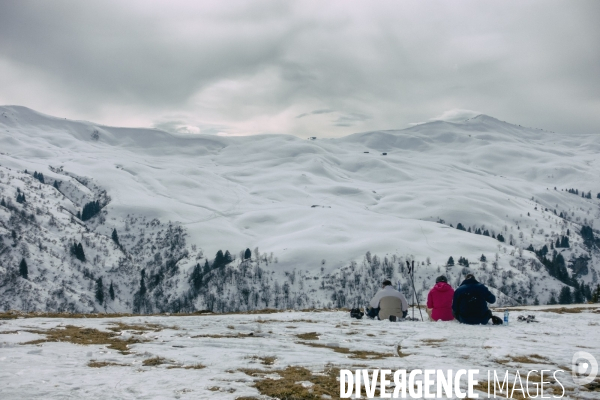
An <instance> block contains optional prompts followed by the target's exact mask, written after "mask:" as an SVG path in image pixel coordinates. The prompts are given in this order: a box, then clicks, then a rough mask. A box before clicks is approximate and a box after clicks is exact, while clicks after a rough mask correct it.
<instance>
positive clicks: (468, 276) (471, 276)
mask: <svg viewBox="0 0 600 400" xmlns="http://www.w3.org/2000/svg"><path fill="white" fill-rule="evenodd" d="M465 279H475V277H474V276H473V274H467V276H465Z"/></svg>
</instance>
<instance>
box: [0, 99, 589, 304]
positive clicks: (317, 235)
mask: <svg viewBox="0 0 600 400" xmlns="http://www.w3.org/2000/svg"><path fill="white" fill-rule="evenodd" d="M0 148H1V154H0V165H1V166H2V171H3V174H4V176H3V177H0V179H1V180H0V187H1V188H2V193H1V194H0V196H3V197H6V198H7V199H8V198H10V199H13V202H14V198H15V196H16V187H17V186H19V185H20V186H21V189H22V190H23V191H24V192H25V193H26V195H27V197H28V198H30V197H31V198H32V200H33V199H36V196H38V197H39V196H40V193H38V191H39V190H40V189H38V187H39V185H38V184H36V181H35V180H34V179H33V178H31V177H30V176H29V175H30V174H31V173H32V172H33V171H37V172H42V173H43V174H44V176H45V177H46V180H47V182H46V183H49V182H50V183H51V182H52V181H53V180H54V179H56V180H60V181H61V182H64V183H62V184H61V185H64V186H61V187H62V188H63V189H64V190H63V191H61V193H58V192H57V191H54V189H53V188H52V187H50V185H46V187H45V188H43V189H42V190H43V191H44V192H43V193H44V194H45V196H46V198H45V200H44V201H46V202H47V203H48V205H49V206H50V205H51V206H52V207H49V209H50V208H52V209H53V210H56V208H57V206H58V205H59V204H61V202H62V203H64V205H63V207H64V208H65V209H68V210H69V211H70V212H71V213H76V211H77V210H80V209H81V207H82V206H83V205H84V204H85V203H86V202H87V201H90V200H93V199H96V198H98V196H99V193H102V191H106V194H105V195H106V196H108V198H109V199H108V200H107V201H106V203H107V204H106V207H105V208H104V209H103V213H102V215H101V216H100V217H96V218H94V219H92V220H90V221H87V222H86V223H84V224H83V225H84V226H83V227H81V224H80V223H79V221H77V220H76V219H75V220H73V219H71V218H68V220H66V221H65V223H64V224H65V225H64V228H62V227H61V232H60V233H58V232H57V233H56V234H53V233H48V234H47V235H48V236H47V237H46V238H47V240H51V239H50V237H51V236H52V235H54V236H61V237H64V238H66V239H64V240H67V241H68V240H75V239H77V240H78V241H79V242H81V241H82V229H83V230H84V231H86V232H87V231H89V232H91V235H92V236H94V235H98V236H97V237H95V238H90V239H88V241H90V243H94V245H95V243H101V242H102V241H103V240H104V242H106V243H107V244H105V246H107V247H106V249H105V250H104V249H102V251H101V252H99V253H98V254H100V255H99V256H98V257H99V258H97V259H96V260H97V262H96V263H89V262H87V264H86V265H85V266H80V267H79V268H80V269H83V268H84V267H87V268H89V269H90V270H91V271H92V272H94V277H93V279H92V280H94V279H97V277H98V276H100V277H103V281H104V282H105V286H106V285H107V282H110V281H113V282H115V283H116V284H118V285H119V290H120V291H121V292H122V293H121V294H120V295H118V296H117V298H118V299H117V302H116V303H115V304H112V305H110V304H109V306H110V307H112V308H111V309H113V310H115V311H119V310H131V309H132V307H133V301H134V300H133V297H134V295H135V292H136V291H137V290H138V289H139V286H140V276H141V273H142V270H145V269H147V271H145V273H147V274H148V275H152V276H155V275H156V276H158V275H160V273H162V274H163V275H164V276H166V277H165V278H161V279H164V281H163V280H161V282H160V285H159V286H160V290H161V294H160V295H157V297H156V298H155V300H154V302H155V303H156V304H162V303H168V302H173V301H179V302H180V301H181V299H182V298H183V297H182V296H186V293H188V290H189V284H188V280H189V275H190V274H191V272H192V269H193V267H194V265H196V264H197V263H200V264H201V265H204V262H205V261H206V258H208V259H209V260H210V262H211V263H212V259H213V258H214V255H215V253H216V252H217V250H219V249H222V250H223V251H225V250H229V251H230V252H231V253H232V254H233V255H234V256H235V257H237V260H235V261H234V262H233V263H231V264H230V266H232V267H235V269H236V271H237V272H236V274H237V275H236V277H235V279H234V280H229V281H226V280H223V283H222V287H220V288H218V289H214V288H213V287H212V286H210V287H209V288H207V289H206V290H207V292H206V293H203V294H202V296H201V299H197V298H195V295H194V296H191V297H190V296H188V300H189V301H190V302H191V303H193V306H194V307H196V308H203V307H206V306H207V301H206V298H207V296H208V295H209V293H208V292H210V291H212V292H211V293H212V295H214V296H217V297H218V299H221V301H222V303H221V307H220V309H221V310H226V309H244V308H262V307H265V306H273V300H271V304H267V303H269V301H260V300H258V301H252V298H253V297H254V300H256V296H259V295H255V294H254V293H261V292H263V291H264V290H263V289H264V288H265V287H270V288H271V289H273V290H274V291H276V290H275V289H276V285H275V283H276V282H277V286H279V287H280V291H283V290H284V288H283V286H284V285H285V284H286V283H287V284H288V288H287V289H286V290H288V292H289V293H288V295H286V296H284V295H283V294H281V296H280V297H281V298H282V299H283V300H282V301H281V302H279V307H283V306H286V307H307V306H316V307H326V306H328V305H332V306H334V305H345V306H349V305H352V303H361V302H362V301H364V298H367V297H369V296H371V295H372V292H373V291H374V290H375V289H376V287H377V284H378V282H377V280H379V279H380V278H382V277H384V275H385V276H388V277H393V278H394V279H400V280H401V281H402V282H403V283H404V284H406V272H405V271H404V270H403V266H404V262H405V261H406V260H416V261H417V262H419V264H421V263H424V264H426V265H423V266H420V267H419V271H418V275H417V277H416V287H417V290H418V291H422V290H424V289H425V288H428V287H430V285H431V284H432V282H433V279H434V278H435V276H436V275H438V274H440V273H442V272H445V264H446V261H447V260H448V258H449V257H450V256H453V258H454V259H455V260H458V258H459V257H466V258H468V259H469V261H470V262H471V263H472V264H471V270H473V271H474V272H476V273H479V274H480V275H481V276H482V280H484V281H486V282H487V280H486V279H489V277H491V276H495V278H494V282H495V286H497V287H498V288H500V287H501V286H502V287H503V289H502V291H504V292H505V294H506V295H507V296H508V297H509V298H513V299H514V298H517V297H519V296H520V297H522V298H523V299H525V300H526V301H529V302H531V301H533V299H534V298H535V297H538V298H539V300H540V301H541V302H545V301H547V300H548V299H549V298H550V291H551V290H554V291H555V292H558V291H559V290H560V288H561V287H562V286H563V284H562V283H560V282H558V281H557V280H555V279H554V278H551V277H548V274H547V273H546V271H545V270H544V268H540V266H539V265H537V266H536V265H535V264H536V261H535V257H534V255H533V253H531V252H527V251H524V252H522V256H521V257H519V253H520V252H519V249H524V248H527V247H528V246H529V245H530V244H532V245H533V246H534V247H535V248H536V249H538V248H540V247H541V246H543V245H544V244H548V246H549V243H550V242H555V241H556V238H559V237H562V236H564V235H566V232H567V229H568V230H569V233H570V242H571V248H570V249H568V250H561V251H564V257H565V259H566V260H570V259H571V258H572V257H573V259H575V257H579V256H582V255H585V256H586V257H589V258H590V262H589V267H588V270H587V271H586V272H587V273H585V274H581V276H578V279H581V280H583V281H585V282H587V283H589V284H595V283H596V282H597V279H598V277H597V270H598V269H600V264H599V261H598V260H599V259H598V254H597V253H596V252H595V250H593V249H590V248H588V247H586V246H584V244H583V241H582V239H581V236H580V235H579V232H580V230H581V226H582V225H587V226H592V227H593V226H598V221H597V220H598V218H599V208H598V202H599V200H598V199H596V193H598V192H599V191H600V178H599V177H598V175H597V171H598V169H599V167H600V158H598V157H597V154H598V151H599V150H600V137H598V136H597V135H561V134H556V133H550V132H546V131H541V130H536V129H530V128H523V127H519V126H515V125H511V124H508V123H505V122H501V121H498V120H496V119H494V118H491V117H488V116H483V115H482V116H478V117H475V118H472V119H470V120H467V121H465V122H463V123H448V122H441V121H437V122H432V123H427V124H422V125H417V126H414V127H412V128H409V129H405V130H399V131H380V132H367V133H359V134H354V135H350V136H347V137H345V138H341V139H323V140H321V139H317V140H311V141H307V140H303V139H300V138H297V137H294V136H286V135H268V136H251V137H218V136H206V135H187V136H184V135H173V134H169V133H166V132H163V131H159V130H154V129H129V128H127V129H126V128H114V127H107V126H100V125H96V124H93V123H89V122H82V121H69V120H66V119H61V118H55V117H50V116H46V115H43V114H40V113H37V112H35V111H32V110H30V109H27V108H24V107H17V106H5V107H1V108H0ZM367 152H368V153H367ZM383 152H386V153H387V155H385V156H384V155H382V154H381V153H383ZM24 170H27V171H28V172H29V174H25V173H24ZM81 182H84V183H85V184H82V183H81ZM555 187H556V188H557V190H554V188H555ZM569 188H577V189H578V190H579V191H585V192H586V193H587V192H588V191H591V192H592V198H591V199H585V198H582V197H581V196H578V195H574V194H570V193H567V192H566V191H565V189H569ZM67 189H68V190H67ZM32 196H33V197H32ZM61 196H62V197H61ZM63 197H65V198H64V199H63ZM36 206H37V203H35V202H33V201H32V202H30V204H26V205H25V207H26V208H27V207H30V208H29V212H30V213H35V208H36ZM546 209H548V211H546ZM554 210H556V211H557V214H559V213H561V212H563V214H564V215H565V216H566V217H567V218H560V217H559V215H555V214H554ZM43 212H46V211H43ZM53 212H54V211H53ZM57 212H58V211H57ZM61 213H63V214H64V212H63V211H61ZM0 216H2V218H4V221H6V222H5V224H4V225H6V226H8V221H9V220H10V216H11V215H10V212H9V211H8V210H1V213H0ZM47 218H49V217H48V216H47ZM57 218H58V216H57ZM43 219H44V218H41V220H42V225H43V224H44V222H43ZM155 219H156V220H157V221H158V222H157V223H160V224H161V227H160V228H156V229H155V231H154V234H152V233H151V232H152V225H151V224H150V221H153V220H155ZM169 221H172V226H178V225H181V228H182V229H183V231H184V232H185V235H184V237H185V240H183V242H178V243H177V244H176V247H177V248H176V249H175V248H172V246H170V245H169V246H167V245H166V244H165V243H163V242H164V240H163V241H162V242H161V245H159V246H157V245H156V243H157V241H160V240H162V239H161V238H160V237H159V236H160V234H162V233H161V232H163V233H164V232H166V230H167V227H168V226H169ZM438 221H443V222H444V223H438ZM13 222H15V221H13ZM459 222H460V223H462V224H463V225H464V226H465V227H469V228H472V230H473V231H474V230H475V229H476V228H483V229H487V230H489V231H490V233H491V234H494V235H497V234H498V233H500V232H502V234H503V236H504V237H505V238H506V242H505V243H499V242H498V241H497V240H495V239H493V238H491V237H486V236H482V235H474V234H473V233H468V232H464V231H460V230H456V229H452V228H450V226H449V225H450V224H452V225H453V226H454V227H456V226H457V224H458V223H459ZM15 223H16V222H15ZM594 223H595V225H594ZM34 225H35V224H34ZM11 226H12V225H11ZM78 226H80V228H78ZM113 228H116V229H117V230H118V232H119V235H120V236H122V237H123V243H122V244H123V246H124V247H123V248H121V249H119V248H110V246H109V245H110V244H111V243H110V240H109V238H110V233H111V232H112V230H113ZM0 229H2V228H0ZM12 229H13V228H11V229H7V228H6V227H5V228H4V231H2V232H0V234H1V235H3V237H4V239H3V241H4V246H5V248H6V249H7V250H6V251H5V252H4V253H3V254H0V262H2V264H1V265H2V268H3V270H4V271H6V273H7V274H8V272H9V271H13V272H14V271H15V269H16V267H17V265H18V262H19V261H20V259H21V258H22V257H23V254H22V253H23V250H21V252H20V253H19V252H17V251H16V250H15V249H16V248H17V247H18V246H16V247H15V248H12V245H11V243H12V242H11V240H10V239H9V238H8V236H9V234H10V231H11V230H12ZM46 229H47V227H46ZM142 233H144V234H145V236H144V238H143V240H142ZM36 235H37V234H36ZM157 235H158V236H157ZM83 236H85V234H84V235H83ZM36 237H37V236H36ZM101 237H102V238H104V239H102V238H101ZM56 239H60V238H58V237H57V238H55V239H54V240H56ZM64 240H63V242H64ZM510 241H512V243H513V245H512V246H511V245H510V244H509V242H510ZM36 242H37V240H36V239H35V238H34V237H33V233H32V238H31V240H30V244H29V245H28V251H29V254H30V256H31V254H33V256H32V257H33V258H32V259H31V260H28V261H31V262H29V264H33V265H32V266H31V271H32V273H31V276H32V278H31V279H30V281H32V282H33V281H34V279H35V273H36V272H35V271H36V269H37V268H40V269H46V270H48V271H50V272H49V273H55V271H56V266H53V265H52V262H51V261H53V262H54V264H55V265H56V264H57V263H58V260H62V261H64V260H68V262H69V263H75V264H76V263H77V262H76V261H73V260H72V257H69V255H68V252H67V253H65V251H64V249H63V251H62V253H60V254H59V252H58V250H57V251H56V253H57V254H56V257H54V256H53V255H51V254H48V252H44V251H43V250H40V249H39V246H38V247H37V249H36V247H35V246H33V245H32V243H36ZM13 244H14V243H13ZM136 244H139V246H137V247H135V246H136ZM98 245H99V246H100V244H98ZM161 246H163V247H161ZM21 247H22V246H21ZM113 247H114V246H113ZM167 248H169V249H170V250H168V251H167V253H168V254H167V253H164V252H163V250H164V251H166V249H167ZM246 248H250V249H252V250H253V251H254V250H255V249H256V248H258V250H259V255H260V256H259V257H258V258H257V257H255V255H253V260H252V261H250V262H247V263H245V264H244V265H241V266H240V265H239V261H240V260H239V258H240V256H239V252H240V251H242V250H244V249H246ZM11 249H12V250H11ZM90 251H91V252H92V253H94V251H93V250H90ZM120 252H121V253H120ZM367 252H370V254H371V255H373V256H375V255H377V256H378V257H377V258H376V259H375V261H376V262H377V263H379V264H378V265H376V266H375V267H374V266H373V265H372V264H373V260H372V259H371V260H369V259H367V257H365V254H366V253H367ZM158 253H160V258H157V257H156V254H158ZM94 254H95V253H94ZM482 254H484V255H485V256H486V257H487V259H488V264H489V265H487V266H484V265H483V264H479V263H477V261H478V260H479V258H480V256H481V255H482ZM88 258H89V257H88ZM496 259H497V265H494V266H492V265H491V264H492V263H493V262H494V261H495V260H496ZM119 260H121V261H119ZM168 260H174V262H175V263H176V265H175V266H171V267H167V266H166V264H168V263H167V261H168ZM353 262H354V263H353ZM474 262H475V263H474ZM538 264H539V263H538ZM117 266H119V267H118V268H117ZM258 267H260V268H261V270H260V271H259V270H257V268H258ZM69 268H70V269H73V268H75V269H77V266H71V267H69ZM386 268H387V269H386ZM117 269H118V270H119V271H121V273H122V274H124V275H123V276H118V275H111V274H113V273H115V272H111V271H116V270H117ZM167 270H168V271H167ZM245 270H248V271H249V272H248V274H247V273H246V271H245ZM263 270H264V271H266V272H265V273H264V274H263V272H262V271H263ZM350 270H353V271H352V272H348V271H350ZM53 271H54V272H53ZM161 271H162V272H161ZM367 271H371V272H367ZM464 272H465V271H463V270H461V268H460V267H454V268H451V269H449V270H448V273H449V274H450V275H451V280H452V282H455V281H458V280H460V276H461V275H462V274H463V273H464ZM390 274H392V275H391V276H390ZM13 275H14V274H13ZM125 275H126V276H127V277H126V278H125ZM247 276H252V278H250V280H248V279H246V277H247ZM296 276H299V277H300V279H296V278H295V277H296ZM357 276H358V277H357ZM343 277H345V278H343ZM13 278H14V276H13ZM14 279H16V278H14ZM86 279H88V281H86V282H85V284H84V283H83V281H82V283H78V284H76V285H75V286H77V289H74V290H75V291H76V292H78V293H79V292H81V293H83V292H85V293H86V296H87V298H91V299H92V300H91V302H90V301H88V300H86V301H82V302H81V303H82V307H83V308H82V309H86V310H93V309H102V308H101V307H99V305H98V304H92V303H93V302H94V300H93V297H94V285H93V283H92V284H90V282H91V281H90V278H89V277H87V278H86ZM340 279H345V280H353V281H354V282H356V283H357V284H356V285H354V286H352V287H350V288H348V287H341V284H342V282H341V281H340ZM169 280H170V283H169V284H168V285H166V283H165V282H167V281H169ZM209 280H210V279H209ZM49 281H50V283H45V284H44V285H42V284H41V283H40V285H41V287H39V288H37V289H36V290H38V291H39V293H42V292H44V293H46V294H45V295H44V296H51V295H50V292H51V290H50V286H52V284H55V282H54V281H53V280H52V279H49ZM205 281H206V280H205ZM300 282H302V284H301V283H300ZM532 282H536V283H539V284H536V285H535V286H536V288H535V289H531V287H530V286H531V283H532ZM512 284H514V286H513V287H512V288H511V289H508V287H510V286H511V285H512ZM90 285H91V286H92V287H91V288H90ZM165 285H166V286H165ZM344 285H345V282H344ZM65 286H69V285H65ZM244 288H245V289H247V290H249V292H250V293H251V294H250V295H248V296H247V297H249V299H248V300H245V301H240V300H239V297H240V296H239V292H240V290H243V289H244ZM213 289H214V290H213ZM0 290H3V289H2V288H0ZM4 290H5V289H4ZM52 290H57V288H53V289H52ZM152 290H153V289H151V290H150V292H152ZM340 290H341V291H342V292H343V293H342V294H343V297H342V298H343V299H345V300H344V301H343V302H342V303H340V301H339V296H337V295H333V292H337V291H340ZM532 290H533V291H532ZM508 291H509V292H510V293H508ZM153 293H154V292H153ZM425 293H426V292H425ZM232 295H233V296H232ZM14 297H15V295H14V294H13V295H12V296H11V297H10V299H9V300H8V301H5V303H4V304H3V305H2V307H3V308H10V307H17V308H20V307H21V306H22V304H21V303H20V302H19V301H18V300H17V299H15V298H14ZM17 297H18V296H17ZM42 297H43V296H42ZM275 297H276V296H275ZM298 299H300V300H298ZM213 300H214V299H213ZM186 301H187V300H186ZM507 301H508V300H507ZM223 302H226V303H227V304H225V303H223ZM45 304H47V302H46V301H45V300H40V297H39V296H36V297H35V298H34V299H33V300H32V302H31V304H30V307H32V309H45V307H46V306H45ZM73 304H75V303H73ZM84 304H85V306H84ZM86 307H87V308H86ZM157 307H158V308H157ZM153 309H154V310H156V309H163V308H161V307H160V306H154V308H153Z"/></svg>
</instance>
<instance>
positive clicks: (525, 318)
mask: <svg viewBox="0 0 600 400" xmlns="http://www.w3.org/2000/svg"><path fill="white" fill-rule="evenodd" d="M517 321H521V322H527V323H530V322H540V321H536V320H535V315H528V316H524V315H519V316H518V317H517Z"/></svg>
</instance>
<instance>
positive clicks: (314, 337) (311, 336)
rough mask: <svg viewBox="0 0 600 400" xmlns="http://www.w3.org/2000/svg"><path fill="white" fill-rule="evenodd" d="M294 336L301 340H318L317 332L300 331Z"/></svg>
mask: <svg viewBox="0 0 600 400" xmlns="http://www.w3.org/2000/svg"><path fill="white" fill-rule="evenodd" d="M296 337H297V338H298V339H302V340H319V334H318V333H317V332H308V333H300V334H298V335H296Z"/></svg>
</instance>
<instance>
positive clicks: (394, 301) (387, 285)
mask: <svg viewBox="0 0 600 400" xmlns="http://www.w3.org/2000/svg"><path fill="white" fill-rule="evenodd" d="M365 314H366V315H367V317H369V318H371V319H374V318H375V317H378V318H379V319H390V317H394V318H392V319H394V320H395V319H400V318H406V315H407V314H408V302H407V301H406V297H404V295H403V294H402V293H400V292H399V291H397V290H396V289H394V287H393V286H392V282H390V281H389V280H387V279H386V280H385V281H383V283H382V284H381V289H380V290H379V291H378V292H377V293H375V296H373V298H372V299H371V302H370V303H369V306H368V307H366V309H365Z"/></svg>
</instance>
